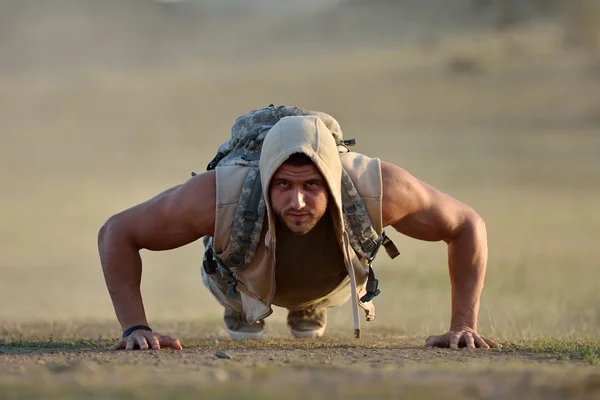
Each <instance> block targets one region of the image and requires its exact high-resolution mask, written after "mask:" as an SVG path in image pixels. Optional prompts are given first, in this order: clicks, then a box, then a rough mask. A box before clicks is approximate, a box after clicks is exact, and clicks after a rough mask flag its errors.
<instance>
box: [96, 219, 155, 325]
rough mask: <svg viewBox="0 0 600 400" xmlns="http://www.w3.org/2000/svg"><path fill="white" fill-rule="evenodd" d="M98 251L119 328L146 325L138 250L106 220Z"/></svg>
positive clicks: (99, 237)
mask: <svg viewBox="0 0 600 400" xmlns="http://www.w3.org/2000/svg"><path fill="white" fill-rule="evenodd" d="M98 251H99V253H100V262H101V263H102V271H103V272H104V279H105V281H106V286H107V288H108V292H109V293H110V297H111V300H112V303H113V306H114V309H115V313H116V315H117V319H118V320H119V323H120V324H121V328H122V329H123V330H125V329H128V328H130V327H132V326H135V325H148V322H147V320H146V313H145V311H144V305H143V302H142V295H141V291H140V283H141V278H142V259H141V257H140V253H139V249H137V248H136V247H135V246H134V245H133V243H132V242H131V240H129V239H128V238H127V237H126V236H125V235H124V234H123V233H122V231H119V229H118V227H116V226H115V225H114V224H111V222H108V223H107V224H105V225H104V226H103V227H102V229H101V230H100V233H99V235H98Z"/></svg>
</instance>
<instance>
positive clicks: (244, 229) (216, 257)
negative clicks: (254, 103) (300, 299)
mask: <svg viewBox="0 0 600 400" xmlns="http://www.w3.org/2000/svg"><path fill="white" fill-rule="evenodd" d="M300 115H315V116H317V117H319V118H320V119H321V121H323V123H324V124H325V126H327V128H328V129H329V130H330V131H331V133H332V134H333V137H334V139H335V141H336V143H337V144H338V151H339V152H340V153H343V152H348V151H349V150H348V146H353V145H354V144H355V140H354V139H350V140H344V137H343V134H342V131H341V129H340V125H339V124H338V122H337V121H336V120H335V119H334V118H333V117H332V116H330V115H328V114H326V113H323V112H318V111H311V110H304V109H301V108H297V107H289V106H277V107H276V106H274V105H270V106H268V107H265V108H261V109H257V110H252V111H250V112H248V113H246V114H244V115H242V116H240V117H239V118H237V119H236V121H235V122H234V124H233V126H232V128H231V137H230V138H229V140H227V141H226V142H224V143H223V144H222V145H221V146H219V149H218V151H217V154H216V156H215V157H214V159H213V160H212V161H211V162H210V163H209V164H208V166H207V170H208V171H210V170H213V169H215V168H216V167H217V166H228V165H242V166H247V167H248V168H250V170H249V172H248V175H247V177H246V180H245V182H244V185H243V188H242V191H241V195H240V199H239V202H238V205H237V209H236V213H235V217H234V222H233V226H232V230H231V237H230V240H229V245H228V250H227V252H223V253H220V254H219V253H216V252H214V251H213V238H212V237H208V236H205V237H204V238H203V242H204V246H205V254H204V262H203V267H204V269H205V271H206V273H208V274H214V273H215V272H217V271H218V272H219V273H220V274H221V275H222V276H223V277H225V278H226V279H227V281H228V285H229V289H228V294H229V295H230V296H232V297H237V292H236V283H235V282H236V280H235V276H234V274H235V273H236V272H238V271H240V270H242V269H243V268H244V267H245V266H247V265H248V264H250V262H251V261H252V259H253V257H254V255H255V252H256V248H257V246H258V244H259V242H260V236H261V231H262V228H263V222H264V217H265V213H266V205H265V201H264V198H263V195H262V186H261V181H260V173H259V169H258V164H259V160H260V153H261V148H262V143H263V140H264V138H265V136H266V135H267V133H268V132H269V130H270V129H271V128H272V127H273V126H274V125H275V124H276V123H277V122H278V121H279V120H280V119H281V118H283V117H288V116H300ZM192 175H195V174H194V173H192ZM342 206H343V214H344V224H345V226H346V230H347V232H348V236H349V238H350V243H351V245H352V248H353V249H354V251H355V252H356V253H357V254H358V255H359V257H363V258H365V259H366V260H367V262H368V264H369V278H368V281H367V288H366V289H367V293H366V294H365V295H364V296H363V297H362V298H361V301H362V302H365V303H366V302H368V301H370V300H371V299H372V298H373V297H375V296H377V295H378V294H379V293H380V291H379V289H378V287H377V286H378V281H377V279H375V275H374V273H373V269H372V267H371V263H372V261H373V259H374V258H375V255H376V254H377V252H378V250H379V248H380V247H381V246H382V245H383V246H384V248H385V249H386V252H387V253H388V255H389V256H390V257H391V258H395V257H396V256H397V255H398V254H399V252H398V249H397V248H396V246H395V245H394V244H393V243H392V241H391V240H390V239H389V238H388V237H387V236H386V235H385V232H382V234H381V235H379V234H377V232H376V231H375V229H374V228H373V225H372V223H371V220H370V218H369V215H368V214H367V210H366V208H365V205H364V203H363V201H362V199H361V198H360V196H359V194H358V191H357V190H356V188H355V186H354V183H353V182H352V180H351V179H350V177H349V176H348V174H347V173H346V172H345V171H343V170H342Z"/></svg>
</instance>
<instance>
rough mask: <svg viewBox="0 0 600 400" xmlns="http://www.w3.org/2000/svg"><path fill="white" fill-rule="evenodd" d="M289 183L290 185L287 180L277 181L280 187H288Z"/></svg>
mask: <svg viewBox="0 0 600 400" xmlns="http://www.w3.org/2000/svg"><path fill="white" fill-rule="evenodd" d="M289 185H290V184H289V183H287V182H278V183H277V186H279V187H288V186H289Z"/></svg>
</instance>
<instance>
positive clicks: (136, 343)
mask: <svg viewBox="0 0 600 400" xmlns="http://www.w3.org/2000/svg"><path fill="white" fill-rule="evenodd" d="M167 348H171V349H175V350H182V349H183V348H182V347H181V343H180V342H179V339H175V338H174V337H171V336H166V335H161V334H160V333H157V332H150V331H145V330H143V329H139V330H137V331H133V333H132V334H131V335H129V336H127V337H126V338H123V339H121V340H119V341H118V342H117V343H116V344H115V345H114V346H112V347H111V348H110V349H111V350H160V349H167Z"/></svg>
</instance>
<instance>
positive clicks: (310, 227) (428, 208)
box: [98, 116, 498, 349]
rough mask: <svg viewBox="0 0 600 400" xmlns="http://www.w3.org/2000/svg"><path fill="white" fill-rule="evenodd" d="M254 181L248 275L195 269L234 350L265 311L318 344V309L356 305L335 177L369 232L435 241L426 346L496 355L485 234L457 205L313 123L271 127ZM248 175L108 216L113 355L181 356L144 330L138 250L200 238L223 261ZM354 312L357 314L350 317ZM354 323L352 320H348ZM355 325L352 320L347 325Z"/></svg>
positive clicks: (219, 178)
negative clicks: (257, 223)
mask: <svg viewBox="0 0 600 400" xmlns="http://www.w3.org/2000/svg"><path fill="white" fill-rule="evenodd" d="M259 167H260V168H259V170H260V178H261V182H262V190H263V197H264V201H265V203H266V216H265V221H264V228H263V229H262V231H261V236H260V242H259V246H258V247H257V248H256V254H255V256H254V259H253V261H252V262H251V263H250V265H248V266H246V267H245V268H244V269H243V271H241V272H239V273H236V274H235V278H234V279H235V281H236V286H235V288H236V289H235V292H236V293H234V296H231V293H227V292H228V289H230V287H228V282H227V278H225V277H223V276H222V275H221V274H219V273H218V272H217V273H211V272H210V271H207V270H206V269H205V268H203V270H202V277H203V281H204V284H205V285H206V286H207V287H208V289H209V290H210V291H211V293H212V294H213V295H214V296H215V298H216V300H217V301H218V302H219V303H220V304H221V305H222V306H223V307H224V322H225V327H226V329H227V331H228V333H229V334H230V336H231V337H232V338H233V339H245V338H255V339H257V338H262V335H263V324H264V320H265V319H266V318H267V317H268V316H269V315H270V314H271V313H272V308H271V306H272V305H276V306H281V307H285V308H287V309H288V310H289V311H288V325H289V326H290V328H291V332H292V334H293V335H294V336H295V337H300V338H302V337H319V336H321V335H322V334H323V332H324V330H325V326H326V322H327V321H326V309H327V308H328V307H336V306H339V305H341V304H343V303H344V302H346V301H347V300H348V299H350V298H351V299H352V301H353V302H354V303H353V309H354V310H357V306H361V307H362V308H363V309H365V311H366V312H367V315H370V314H371V315H372V312H373V305H372V304H371V302H370V301H369V302H368V303H361V301H360V300H359V298H360V294H364V291H365V284H366V281H367V276H368V270H367V269H365V263H364V260H360V259H359V257H358V256H357V254H356V253H355V252H354V251H353V250H352V246H351V245H350V244H349V239H348V234H347V229H346V227H345V225H344V214H343V212H344V208H343V207H342V200H341V191H342V187H341V183H340V182H341V181H342V178H341V176H342V171H346V172H347V175H348V176H349V177H350V178H351V179H352V181H353V182H354V184H355V187H356V190H357V191H358V193H359V194H360V197H361V198H362V199H363V201H364V205H365V208H366V210H367V211H368V215H369V217H370V219H371V221H372V223H373V226H374V227H375V229H376V230H377V231H378V232H380V231H381V230H382V229H383V228H385V227H392V228H393V229H395V230H396V231H398V232H400V233H402V234H404V235H407V236H410V237H412V238H416V239H420V240H426V241H442V240H443V241H445V242H446V243H447V244H448V266H449V271H450V280H451V286H452V317H451V321H450V328H449V330H448V332H446V333H444V334H441V335H438V336H431V337H430V338H428V339H427V341H426V343H425V344H426V345H427V346H438V347H463V346H464V347H470V348H475V347H482V348H489V347H495V346H498V345H497V344H496V343H495V342H494V341H492V340H490V339H487V338H484V337H483V336H481V335H479V334H478V333H477V316H478V310H479V301H480V295H481V291H482V288H483V284H484V278H485V271H486V263H487V237H486V228H485V224H484V222H483V220H482V219H481V217H480V216H479V215H478V214H477V213H476V212H475V211H474V210H473V209H472V208H470V207H468V206H467V205H465V204H463V203H461V202H459V201H457V200H455V199H454V198H452V197H450V196H448V195H446V194H444V193H441V192H439V191H437V190H436V189H434V188H432V187H431V186H428V185H427V184H425V183H423V182H421V181H420V180H418V179H416V178H415V177H413V176H411V175H410V174H409V173H408V172H406V171H405V170H403V169H402V168H400V167H398V166H396V165H393V164H390V163H387V162H382V161H380V160H378V159H375V158H369V157H366V156H364V155H361V154H358V153H352V152H347V153H339V151H338V148H337V143H336V141H335V140H334V138H333V136H332V133H331V132H330V131H329V129H328V128H327V126H325V124H324V123H323V122H322V121H321V120H320V119H319V118H318V117H315V116H290V117H285V118H283V119H281V120H280V121H279V122H278V123H277V124H275V126H273V128H272V129H270V131H268V133H267V135H266V137H265V138H264V143H263V146H262V152H261V154H260V164H259ZM247 175H248V168H246V167H244V166H224V167H217V168H216V170H211V171H207V172H205V173H203V174H200V175H197V176H195V177H193V178H191V179H189V180H188V181H187V182H185V183H184V184H182V185H179V186H176V187H174V188H171V189H169V190H167V191H165V192H163V193H161V194H159V195H157V196H156V197H154V198H152V199H150V200H148V201H146V202H144V203H141V204H139V205H137V206H134V207H132V208H130V209H128V210H125V211H123V212H121V213H118V214H116V215H114V216H112V217H111V218H109V219H108V221H107V222H106V223H105V224H104V225H103V226H102V228H101V229H100V232H99V239H98V246H99V252H100V259H101V263H102V268H103V271H104V276H105V279H106V284H107V287H108V290H109V293H110V296H111V299H112V302H113V305H114V308H115V312H116V315H117V318H118V320H119V322H120V324H121V327H122V329H123V331H124V335H123V336H124V337H123V338H122V339H121V340H120V341H119V342H118V343H116V344H115V346H113V349H136V348H139V349H159V348H165V347H170V348H175V349H181V344H180V342H179V340H177V339H175V338H174V337H171V336H166V335H161V334H159V333H157V332H153V331H151V329H150V328H149V327H148V323H147V320H146V315H145V312H144V306H143V302H142V297H141V294H140V281H141V273H142V262H141V258H140V254H139V251H140V249H148V250H169V249H174V248H177V247H180V246H183V245H186V244H188V243H191V242H194V241H196V240H197V239H200V238H202V237H205V236H209V237H212V238H214V243H213V245H214V251H215V252H226V251H229V250H228V243H227V242H228V241H229V238H230V234H231V232H232V229H236V224H235V223H234V213H235V209H236V205H237V202H238V199H239V198H240V193H241V191H242V185H243V183H244V179H245V178H246V176H247ZM355 306H356V307H355ZM355 315H356V314H355ZM356 320H357V319H355V321H356Z"/></svg>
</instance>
